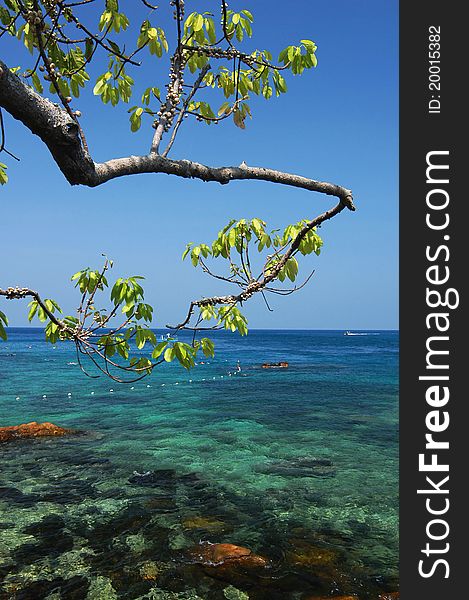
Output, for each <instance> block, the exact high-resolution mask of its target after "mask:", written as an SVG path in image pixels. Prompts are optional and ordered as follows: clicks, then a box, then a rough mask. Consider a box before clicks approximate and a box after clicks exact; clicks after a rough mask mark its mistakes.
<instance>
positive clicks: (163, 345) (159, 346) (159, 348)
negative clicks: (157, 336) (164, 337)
mask: <svg viewBox="0 0 469 600" xmlns="http://www.w3.org/2000/svg"><path fill="white" fill-rule="evenodd" d="M167 345H168V342H160V343H159V344H157V345H156V346H155V348H154V349H153V352H152V353H151V357H152V358H154V359H157V358H158V357H159V356H161V355H162V354H163V351H164V350H165V349H166V347H167ZM165 360H166V358H165Z"/></svg>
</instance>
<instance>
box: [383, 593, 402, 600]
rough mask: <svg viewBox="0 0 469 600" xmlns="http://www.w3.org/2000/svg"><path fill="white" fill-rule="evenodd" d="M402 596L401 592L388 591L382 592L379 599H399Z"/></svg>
mask: <svg viewBox="0 0 469 600" xmlns="http://www.w3.org/2000/svg"><path fill="white" fill-rule="evenodd" d="M400 597H401V596H400V593H399V592H386V593H385V594H380V595H379V596H378V600H399V598H400Z"/></svg>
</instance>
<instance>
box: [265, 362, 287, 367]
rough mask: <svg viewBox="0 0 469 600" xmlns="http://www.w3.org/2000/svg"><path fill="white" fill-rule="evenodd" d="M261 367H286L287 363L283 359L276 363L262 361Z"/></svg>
mask: <svg viewBox="0 0 469 600" xmlns="http://www.w3.org/2000/svg"><path fill="white" fill-rule="evenodd" d="M262 368H263V369H287V368H288V363H287V362H285V361H282V362H278V363H264V364H263V365H262Z"/></svg>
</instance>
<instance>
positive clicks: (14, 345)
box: [0, 328, 399, 600]
mask: <svg viewBox="0 0 469 600" xmlns="http://www.w3.org/2000/svg"><path fill="white" fill-rule="evenodd" d="M361 333H363V334H364V335H356V336H344V335H343V334H344V332H343V331H323V330H321V331H297V330H295V331H283V330H282V331H280V330H276V331H273V330H272V331H267V330H262V331H261V330H257V331H256V330H253V331H250V333H249V335H248V336H247V337H246V338H241V337H239V336H238V335H235V334H230V333H226V332H216V333H214V335H213V338H214V340H215V343H216V356H215V358H214V359H207V360H203V361H202V360H201V362H200V364H199V365H197V367H196V368H194V369H193V370H192V371H190V372H188V371H185V370H184V369H183V368H182V367H180V366H179V365H176V364H171V365H163V366H162V367H160V368H159V369H157V370H155V372H154V373H153V374H152V375H151V376H149V377H147V378H145V379H144V380H142V381H140V382H137V383H134V384H131V385H129V384H126V385H123V384H118V383H115V382H113V381H111V380H109V379H107V378H105V377H100V378H98V379H90V378H87V377H86V376H85V375H84V374H83V373H82V372H81V371H80V368H79V366H78V365H77V359H76V356H75V351H74V347H73V346H71V345H69V344H64V343H62V344H61V343H58V344H57V345H56V346H54V347H52V346H51V345H50V344H46V343H45V342H44V340H43V335H44V334H43V332H41V330H39V329H33V328H31V329H27V328H26V329H20V328H18V329H15V328H13V329H10V330H9V339H8V341H7V342H4V343H0V426H7V425H16V424H19V423H27V422H29V421H39V422H42V421H50V422H53V423H55V424H57V425H60V426H62V427H70V428H73V429H76V430H79V431H80V432H82V433H81V434H80V435H72V436H66V437H63V438H53V439H52V438H43V439H37V440H24V441H16V442H12V443H4V444H1V445H0V466H1V473H0V598H2V599H3V598H5V599H8V600H10V599H18V600H20V599H31V600H36V599H42V598H44V599H46V598H47V599H48V600H58V599H77V600H78V599H82V598H83V599H86V600H101V599H103V600H107V599H111V600H112V599H114V598H119V599H120V598H125V599H137V598H149V599H150V598H153V599H160V600H171V599H177V598H181V599H185V600H191V599H192V600H196V599H203V600H212V599H213V600H217V599H220V600H223V599H226V598H228V600H236V599H238V600H247V599H248V598H251V599H252V600H268V599H269V600H276V599H279V600H281V599H282V600H283V599H286V600H289V599H292V600H293V599H307V598H308V599H309V598H311V599H312V598H319V597H330V596H334V595H336V596H337V595H345V594H355V595H356V596H357V597H358V598H359V599H360V600H362V599H365V600H368V599H375V600H376V598H378V595H379V594H380V593H382V592H385V591H388V592H392V591H396V590H397V589H398V345H399V335H398V332H396V331H373V332H361ZM180 339H183V338H182V337H181V336H180ZM238 361H239V362H238ZM280 361H287V362H288V363H289V366H288V368H284V369H263V368H261V365H262V364H263V363H265V362H271V363H272V362H280ZM238 364H239V367H240V370H238ZM208 542H210V543H211V544H218V543H229V544H234V545H237V546H241V547H243V548H248V549H250V550H251V551H252V552H253V553H254V554H255V555H258V556H261V557H264V558H265V559H266V561H267V564H268V566H267V567H263V568H262V569H259V568H251V567H250V566H249V564H248V563H247V562H246V563H244V564H243V562H242V561H236V560H233V559H230V560H227V561H226V562H225V563H224V564H209V563H208V562H207V561H204V560H200V559H197V558H194V556H196V555H197V551H198V549H199V550H200V551H201V552H202V550H206V549H207V547H209V546H208V544H207V543H208Z"/></svg>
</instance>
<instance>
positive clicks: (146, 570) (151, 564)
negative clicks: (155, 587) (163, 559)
mask: <svg viewBox="0 0 469 600" xmlns="http://www.w3.org/2000/svg"><path fill="white" fill-rule="evenodd" d="M139 573H140V577H141V578H142V579H144V580H145V581H156V579H158V575H159V574H160V568H159V567H158V565H157V563H156V562H155V561H153V560H147V561H146V562H144V563H143V564H142V565H141V566H140V569H139Z"/></svg>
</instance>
